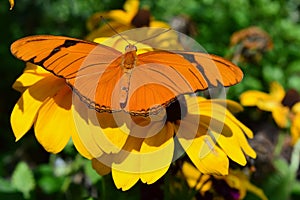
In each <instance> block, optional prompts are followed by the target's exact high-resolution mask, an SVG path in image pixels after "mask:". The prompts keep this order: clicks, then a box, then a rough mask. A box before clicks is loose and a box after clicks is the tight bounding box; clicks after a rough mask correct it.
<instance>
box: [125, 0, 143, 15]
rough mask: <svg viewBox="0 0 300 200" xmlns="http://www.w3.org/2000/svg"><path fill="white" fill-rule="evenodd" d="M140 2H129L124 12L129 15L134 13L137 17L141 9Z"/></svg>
mask: <svg viewBox="0 0 300 200" xmlns="http://www.w3.org/2000/svg"><path fill="white" fill-rule="evenodd" d="M139 6H140V2H139V1H138V0H127V1H126V2H125V4H124V6H123V7H124V10H125V11H126V12H127V13H132V15H135V14H136V13H137V11H138V9H139Z"/></svg>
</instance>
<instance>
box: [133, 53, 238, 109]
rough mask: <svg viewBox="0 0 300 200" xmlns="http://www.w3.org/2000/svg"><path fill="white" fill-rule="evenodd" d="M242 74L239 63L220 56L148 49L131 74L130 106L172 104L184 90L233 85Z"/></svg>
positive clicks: (192, 91)
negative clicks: (235, 63)
mask: <svg viewBox="0 0 300 200" xmlns="http://www.w3.org/2000/svg"><path fill="white" fill-rule="evenodd" d="M141 77H142V78H141ZM242 78H243V73H242V71H241V70H240V68H239V67H237V66H236V65H234V64H233V63H231V62H230V61H227V60H225V59H224V58H221V57H219V56H215V55H210V54H205V53H199V52H176V53H172V52H168V51H151V52H147V53H144V54H140V55H138V64H137V67H136V68H134V70H133V72H132V74H131V81H130V89H129V94H128V96H130V101H129V102H128V108H127V109H128V110H135V111H136V112H137V113H144V112H145V109H147V108H151V107H152V108H156V107H157V108H159V105H164V106H167V105H169V104H170V103H171V102H172V101H173V100H174V99H175V97H177V96H179V95H181V94H188V93H194V92H197V91H201V90H206V89H208V88H212V87H220V86H221V87H223V86H224V87H228V86H232V85H235V84H237V83H239V82H240V81H241V80H242ZM157 105H158V106H157Z"/></svg>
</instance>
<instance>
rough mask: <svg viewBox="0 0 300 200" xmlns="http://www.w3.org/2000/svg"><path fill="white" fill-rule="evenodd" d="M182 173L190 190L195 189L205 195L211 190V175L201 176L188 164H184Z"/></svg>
mask: <svg viewBox="0 0 300 200" xmlns="http://www.w3.org/2000/svg"><path fill="white" fill-rule="evenodd" d="M182 173H183V175H184V177H185V178H186V181H187V183H188V185H189V186H190V188H195V189H196V190H200V189H201V191H200V192H201V193H202V194H204V193H205V192H206V191H208V190H209V189H210V188H211V185H212V182H211V181H208V180H209V179H210V175H207V174H201V173H200V172H199V170H197V169H196V168H195V167H194V166H192V165H191V164H190V163H188V162H184V163H183V165H182Z"/></svg>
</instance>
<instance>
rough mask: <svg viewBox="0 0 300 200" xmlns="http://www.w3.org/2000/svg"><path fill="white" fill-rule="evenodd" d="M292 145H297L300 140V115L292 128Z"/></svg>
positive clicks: (295, 119)
mask: <svg viewBox="0 0 300 200" xmlns="http://www.w3.org/2000/svg"><path fill="white" fill-rule="evenodd" d="M291 135H292V144H293V145H294V144H296V142H297V141H298V139H299V138H300V113H298V114H297V115H296V116H295V117H294V119H293V122H292V126H291Z"/></svg>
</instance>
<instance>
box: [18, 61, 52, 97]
mask: <svg viewBox="0 0 300 200" xmlns="http://www.w3.org/2000/svg"><path fill="white" fill-rule="evenodd" d="M46 76H54V75H53V74H51V73H50V72H48V71H46V70H45V69H43V68H42V67H39V66H37V65H34V64H31V63H26V68H25V69H24V72H23V74H22V75H21V76H20V77H19V78H18V79H17V80H16V81H15V82H14V84H13V86H12V87H13V88H14V89H15V90H17V91H19V92H24V91H25V89H27V88H28V87H30V86H32V85H34V84H35V83H37V82H38V81H40V80H42V79H43V78H45V77H46Z"/></svg>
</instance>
